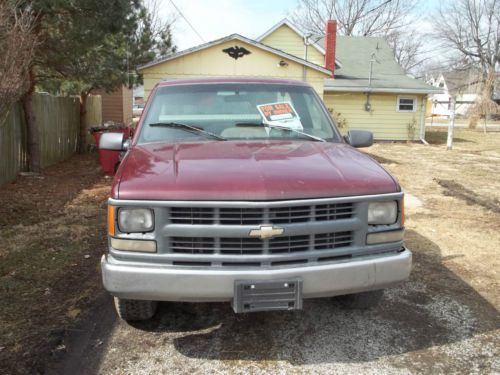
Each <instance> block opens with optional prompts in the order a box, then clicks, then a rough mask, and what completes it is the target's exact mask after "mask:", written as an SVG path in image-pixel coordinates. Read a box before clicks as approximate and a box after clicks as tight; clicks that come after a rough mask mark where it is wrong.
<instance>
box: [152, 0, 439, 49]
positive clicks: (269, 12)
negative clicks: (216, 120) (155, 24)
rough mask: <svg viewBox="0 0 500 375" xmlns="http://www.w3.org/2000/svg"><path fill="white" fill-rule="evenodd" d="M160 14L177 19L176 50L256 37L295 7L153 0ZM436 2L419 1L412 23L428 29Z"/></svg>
mask: <svg viewBox="0 0 500 375" xmlns="http://www.w3.org/2000/svg"><path fill="white" fill-rule="evenodd" d="M155 1H157V2H158V8H159V13H160V16H161V17H162V18H164V19H169V18H170V17H172V16H175V17H176V18H177V20H176V22H175V23H174V28H173V35H174V41H175V44H176V45H177V47H178V49H179V50H183V49H186V48H189V47H193V46H196V45H199V44H202V43H203V42H204V41H205V42H207V41H211V40H214V39H217V38H221V37H224V36H226V35H230V34H233V33H238V34H241V35H243V36H246V37H249V38H257V37H258V36H259V35H261V34H263V33H264V32H265V31H266V30H268V29H269V28H271V27H272V26H274V25H275V24H276V23H278V22H279V21H280V20H282V19H283V18H285V17H288V16H290V15H291V13H293V11H294V10H295V9H296V8H297V6H298V3H299V1H298V0H155ZM172 1H173V3H174V4H175V5H176V6H177V8H179V10H180V11H181V12H182V14H184V16H185V17H186V18H187V20H188V21H189V22H190V23H191V24H192V25H193V26H194V28H196V30H197V31H198V33H199V34H200V35H201V37H202V38H203V39H202V38H200V37H199V36H198V35H197V34H196V33H195V32H194V31H193V30H192V29H191V27H190V26H189V25H188V24H187V23H186V21H185V20H184V19H183V18H182V17H181V16H180V15H179V13H178V12H177V10H176V9H175V8H174V6H173V5H172ZM439 3H440V2H439V1H436V0H420V1H418V6H417V8H416V9H415V12H414V17H415V20H416V22H419V23H420V24H421V27H420V28H421V29H428V28H429V20H428V19H427V16H426V14H428V12H429V10H433V9H434V8H436V7H437V6H438V4H439Z"/></svg>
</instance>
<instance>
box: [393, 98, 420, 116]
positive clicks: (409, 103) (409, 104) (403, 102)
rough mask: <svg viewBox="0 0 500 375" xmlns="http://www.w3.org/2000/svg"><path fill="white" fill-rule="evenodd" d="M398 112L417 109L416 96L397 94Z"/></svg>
mask: <svg viewBox="0 0 500 375" xmlns="http://www.w3.org/2000/svg"><path fill="white" fill-rule="evenodd" d="M396 110H397V111H398V112H415V111H416V110H417V98H415V97H411V96H410V97H408V96H398V105H397V108H396Z"/></svg>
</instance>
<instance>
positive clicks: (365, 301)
mask: <svg viewBox="0 0 500 375" xmlns="http://www.w3.org/2000/svg"><path fill="white" fill-rule="evenodd" d="M383 296H384V291H383V290H373V291H370V292H362V293H356V294H347V295H345V296H338V297H336V299H337V300H338V301H339V302H340V304H341V305H342V307H345V308H348V309H359V310H367V309H370V308H372V307H376V306H377V305H378V304H379V303H380V300H381V299H382V297H383Z"/></svg>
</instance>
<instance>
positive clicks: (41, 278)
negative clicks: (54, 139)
mask: <svg viewBox="0 0 500 375" xmlns="http://www.w3.org/2000/svg"><path fill="white" fill-rule="evenodd" d="M109 185H110V182H109V180H106V179H104V177H103V176H102V172H101V170H100V167H99V164H98V162H97V157H96V155H83V156H81V155H79V156H75V157H73V158H71V159H70V160H68V161H66V162H63V163H60V164H58V165H56V166H54V167H51V168H48V169H47V170H46V171H45V172H44V173H43V175H41V176H34V177H33V176H31V177H18V179H17V180H16V181H14V182H13V183H9V184H6V185H4V186H2V187H1V188H0V239H1V246H0V301H2V302H1V303H0V373H5V374H11V373H37V372H40V373H43V371H44V369H45V367H46V364H47V362H48V361H51V360H54V359H57V358H59V357H60V356H61V355H63V354H64V353H65V349H66V348H65V344H64V341H65V339H66V337H68V336H69V335H71V334H72V333H73V332H74V330H73V326H74V324H75V322H77V321H78V320H79V319H80V318H82V317H83V316H87V315H88V312H89V311H90V307H92V306H94V305H95V303H96V301H97V300H99V298H103V296H105V294H104V292H103V291H102V290H101V287H100V275H99V269H98V267H97V265H98V260H99V259H100V256H101V254H102V252H103V250H104V246H105V241H106V237H105V235H106V224H105V221H106V220H105V217H106V205H105V201H106V198H107V196H108V194H109V189H110V188H109Z"/></svg>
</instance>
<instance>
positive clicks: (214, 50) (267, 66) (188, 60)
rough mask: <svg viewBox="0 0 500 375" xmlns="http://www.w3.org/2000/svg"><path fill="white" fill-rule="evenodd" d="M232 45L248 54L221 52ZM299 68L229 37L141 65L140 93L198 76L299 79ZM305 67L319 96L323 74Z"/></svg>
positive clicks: (324, 76) (147, 92) (298, 65)
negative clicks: (233, 55)
mask: <svg viewBox="0 0 500 375" xmlns="http://www.w3.org/2000/svg"><path fill="white" fill-rule="evenodd" d="M235 45H238V46H240V47H245V48H246V49H247V50H249V51H250V52H251V54H249V55H246V56H244V57H242V58H239V59H238V60H235V59H233V58H231V57H229V56H228V55H227V54H225V53H223V52H222V50H223V49H225V48H228V47H234V46H235ZM280 60H284V61H286V62H288V66H287V67H280V66H279V65H278V63H279V61H280ZM303 69H304V68H303V65H301V64H299V63H296V62H294V61H291V60H287V59H284V58H282V57H280V56H277V55H275V54H273V53H270V52H267V51H265V50H262V49H260V48H257V47H255V46H253V45H249V44H247V43H244V42H241V41H239V40H236V41H235V40H232V41H228V42H225V43H222V44H219V45H216V46H213V47H209V48H205V49H202V50H200V51H197V52H193V53H190V54H187V55H184V56H181V57H178V58H176V59H173V60H170V61H166V62H164V63H161V64H158V65H155V66H152V67H149V68H145V69H143V70H142V73H143V78H144V96H145V98H147V97H148V96H149V94H150V93H151V90H152V89H153V88H154V86H155V85H156V84H157V83H158V82H160V81H161V80H164V79H175V78H189V77H199V76H205V77H207V76H247V77H249V76H250V77H252V76H253V77H276V78H287V79H295V80H302V77H303ZM306 69H307V72H306V76H307V82H308V83H309V84H310V85H311V86H313V88H314V89H315V90H316V92H318V94H319V95H320V96H323V82H324V78H326V77H327V75H326V74H325V73H322V72H318V71H316V70H313V69H310V68H306Z"/></svg>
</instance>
